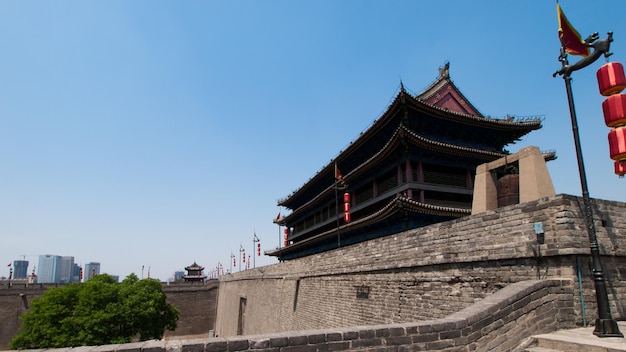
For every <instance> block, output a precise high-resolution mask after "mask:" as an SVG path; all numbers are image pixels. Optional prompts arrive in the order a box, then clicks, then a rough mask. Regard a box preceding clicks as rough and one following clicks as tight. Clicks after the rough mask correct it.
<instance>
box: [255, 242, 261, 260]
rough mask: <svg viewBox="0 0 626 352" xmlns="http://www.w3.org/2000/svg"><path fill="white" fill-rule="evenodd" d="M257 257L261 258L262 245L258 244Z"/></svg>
mask: <svg viewBox="0 0 626 352" xmlns="http://www.w3.org/2000/svg"><path fill="white" fill-rule="evenodd" d="M256 255H257V257H260V256H261V244H260V243H257V244H256Z"/></svg>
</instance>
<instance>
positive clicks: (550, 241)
mask: <svg viewBox="0 0 626 352" xmlns="http://www.w3.org/2000/svg"><path fill="white" fill-rule="evenodd" d="M581 203H582V201H581V200H579V199H578V198H577V197H574V196H568V195H556V196H554V197H550V198H543V199H539V200H536V201H532V202H527V203H524V204H518V205H514V206H509V207H505V208H500V209H497V210H494V211H487V212H484V213H480V214H476V215H472V216H469V217H465V218H461V219H457V220H453V221H449V222H445V223H439V224H434V225H431V226H428V227H423V228H418V229H414V230H410V231H406V232H403V233H398V234H395V235H390V236H387V237H383V238H379V239H375V240H371V241H367V242H364V243H359V244H356V245H352V246H348V247H345V248H341V249H338V250H334V251H329V252H324V253H319V254H315V255H311V256H308V257H304V258H300V259H296V260H291V261H287V262H283V263H279V264H275V265H271V266H266V267H261V268H257V269H253V270H247V271H244V272H240V273H236V274H233V275H226V276H222V278H221V285H220V293H219V297H220V298H219V303H218V309H217V319H216V326H215V332H216V334H218V335H219V336H223V337H226V336H236V335H250V334H255V335H256V334H266V333H276V332H283V331H293V330H311V329H327V328H343V327H349V326H363V325H380V324H401V323H409V322H417V321H424V320H431V319H441V318H444V317H446V316H449V315H451V314H454V313H456V312H458V311H461V310H462V309H464V308H467V307H469V306H470V305H472V304H473V303H475V302H478V301H480V300H481V299H483V298H485V297H486V296H488V295H489V294H491V293H494V292H496V291H498V290H500V289H502V288H504V287H507V286H508V285H510V284H512V283H515V282H520V281H525V280H536V279H550V278H567V279H569V280H572V282H574V285H573V287H574V289H575V290H574V292H573V297H572V301H573V302H574V308H575V309H574V316H573V319H572V322H575V323H577V324H582V319H583V316H582V309H581V300H580V299H579V293H578V290H579V284H578V273H579V271H580V274H581V277H582V289H583V296H584V304H585V308H586V309H585V315H586V316H585V317H584V318H585V319H586V320H587V321H593V319H594V317H595V316H596V309H595V306H596V303H595V292H594V289H593V281H592V279H591V275H590V271H589V259H590V250H589V240H588V235H587V231H586V226H585V222H584V218H583V216H582V211H581ZM594 211H595V224H596V227H597V235H598V238H599V243H600V249H601V253H602V254H603V262H604V267H605V274H606V277H607V279H608V290H609V299H610V303H611V309H612V313H613V315H614V316H615V317H617V318H620V319H625V318H626V309H625V307H624V304H626V298H625V297H626V280H625V279H626V204H625V203H621V202H612V201H602V200H594ZM536 222H540V223H541V224H542V227H543V231H544V234H543V243H542V244H539V243H538V236H537V235H536V234H535V230H534V228H535V226H534V224H535V223H536Z"/></svg>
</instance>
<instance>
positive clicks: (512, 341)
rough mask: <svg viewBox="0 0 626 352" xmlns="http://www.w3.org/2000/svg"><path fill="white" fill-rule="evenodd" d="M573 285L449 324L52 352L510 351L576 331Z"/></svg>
mask: <svg viewBox="0 0 626 352" xmlns="http://www.w3.org/2000/svg"><path fill="white" fill-rule="evenodd" d="M574 291H575V289H574V287H573V285H572V282H571V281H570V280H530V281H523V282H519V283H515V284H511V285H509V286H507V287H506V288H504V289H502V290H500V291H498V292H497V293H495V294H493V295H490V296H489V297H487V298H486V299H484V300H481V301H480V302H478V303H475V304H473V305H471V306H469V307H468V308H466V309H464V310H461V311H459V312H456V313H455V314H453V315H451V316H448V317H446V318H444V319H437V320H429V321H422V322H416V323H405V324H389V325H371V326H356V327H342V328H337V329H321V330H308V331H292V332H282V333H274V334H265V335H252V336H235V337H226V338H224V337H218V338H206V339H188V340H167V341H154V340H153V341H147V342H138V343H130V344H123V345H108V346H93V347H78V348H72V349H58V350H55V349H52V350H49V351H50V352H55V351H62V352H218V351H221V352H231V351H256V352H296V351H297V352H322V351H377V352H387V351H389V352H405V351H477V350H478V351H486V350H489V351H510V350H513V349H514V348H516V346H518V345H519V343H520V341H522V340H523V339H524V338H525V337H526V336H528V334H529V333H531V334H539V333H545V332H549V331H553V330H555V329H559V328H569V327H572V323H571V321H572V320H573V319H572V317H573V315H574V308H573V301H572V297H573V296H574V294H573V293H574Z"/></svg>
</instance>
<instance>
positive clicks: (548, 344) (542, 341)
mask: <svg viewBox="0 0 626 352" xmlns="http://www.w3.org/2000/svg"><path fill="white" fill-rule="evenodd" d="M618 325H619V328H620V331H621V332H622V333H624V332H626V322H618ZM524 351H526V352H565V351H567V352H577V351H584V352H619V351H626V339H625V338H620V337H603V338H600V337H597V336H595V335H593V327H587V328H578V329H572V330H561V331H557V332H553V333H550V334H543V335H536V336H533V337H532V342H531V343H530V346H529V347H527V348H526V349H524Z"/></svg>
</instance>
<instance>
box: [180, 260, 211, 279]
mask: <svg viewBox="0 0 626 352" xmlns="http://www.w3.org/2000/svg"><path fill="white" fill-rule="evenodd" d="M185 270H187V275H185V276H183V280H185V281H186V282H187V281H190V282H195V281H204V280H206V278H207V276H206V275H204V273H203V272H202V271H203V270H204V267H203V266H202V265H198V264H197V263H196V262H193V264H191V265H190V266H188V267H185Z"/></svg>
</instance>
